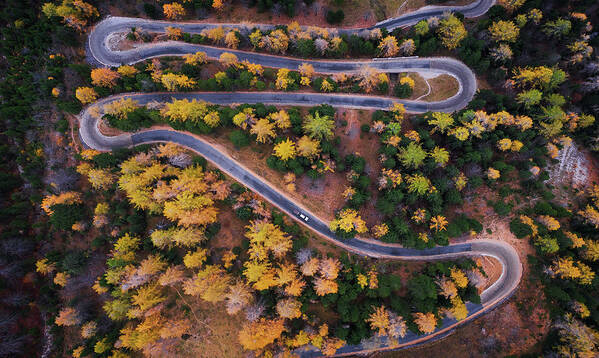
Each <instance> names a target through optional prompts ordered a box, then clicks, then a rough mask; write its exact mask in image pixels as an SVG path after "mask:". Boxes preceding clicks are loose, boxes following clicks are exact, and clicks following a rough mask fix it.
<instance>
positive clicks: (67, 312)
mask: <svg viewBox="0 0 599 358" xmlns="http://www.w3.org/2000/svg"><path fill="white" fill-rule="evenodd" d="M55 323H56V325H57V326H75V325H78V324H79V323H81V317H80V316H79V312H78V311H77V310H76V309H74V308H73V307H65V308H63V309H61V310H60V312H58V316H57V317H56V320H55Z"/></svg>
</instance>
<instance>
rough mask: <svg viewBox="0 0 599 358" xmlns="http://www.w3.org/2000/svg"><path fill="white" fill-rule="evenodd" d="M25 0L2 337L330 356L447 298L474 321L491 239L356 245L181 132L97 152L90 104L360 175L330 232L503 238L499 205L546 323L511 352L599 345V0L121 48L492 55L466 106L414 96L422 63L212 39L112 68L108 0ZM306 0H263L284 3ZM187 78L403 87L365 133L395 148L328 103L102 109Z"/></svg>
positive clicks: (41, 343) (102, 116)
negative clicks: (475, 252) (372, 249)
mask: <svg viewBox="0 0 599 358" xmlns="http://www.w3.org/2000/svg"><path fill="white" fill-rule="evenodd" d="M9 3H10V4H8V5H6V6H5V7H4V8H3V9H2V13H1V16H0V22H1V24H2V38H1V39H0V48H1V49H2V53H3V54H4V56H5V58H4V59H3V60H2V61H0V69H2V71H0V72H1V73H2V75H1V76H2V83H1V84H0V95H1V96H0V97H2V98H1V100H0V113H1V117H2V121H1V124H0V128H1V131H2V134H1V135H2V137H3V139H4V143H5V144H3V145H0V153H1V154H2V162H0V168H1V169H2V170H0V172H1V173H0V178H2V179H3V180H1V181H0V182H1V183H2V184H1V185H0V217H1V218H2V220H1V222H2V224H0V303H1V304H0V328H1V332H0V355H1V356H4V355H6V356H34V355H38V354H39V352H41V351H42V350H43V351H44V353H47V354H49V355H51V356H54V355H55V356H73V357H86V356H93V357H111V358H117V357H118V358H123V357H130V356H131V357H133V356H139V355H144V356H164V355H167V356H205V357H209V356H227V355H230V356H239V355H242V354H245V352H248V351H252V352H253V353H254V354H255V355H256V356H274V355H278V354H289V353H296V354H300V353H302V352H305V351H314V352H319V354H322V355H333V354H334V353H335V352H336V351H337V350H338V349H339V348H341V347H343V346H354V345H359V344H361V347H362V348H364V349H377V348H381V347H393V346H396V345H397V344H398V342H399V340H400V339H401V338H403V337H406V335H408V334H410V335H411V334H415V335H425V334H430V333H433V332H435V330H436V329H437V328H439V327H441V325H442V320H444V319H446V318H449V319H451V320H455V321H462V320H464V319H466V318H467V317H468V315H469V313H471V312H469V310H471V309H472V308H478V307H480V306H479V305H480V296H479V294H480V293H481V292H482V290H483V289H484V288H486V287H488V286H489V285H490V283H489V282H487V279H488V276H487V275H488V274H487V272H485V267H486V266H484V264H483V263H482V262H481V260H478V259H464V260H458V261H443V262H432V263H431V262H429V263H410V264H405V263H397V262H387V261H383V260H376V259H368V258H364V257H358V256H355V255H351V254H348V253H347V252H345V251H343V250H341V249H339V248H336V247H334V246H333V245H332V244H330V243H329V242H327V241H325V240H324V239H323V238H320V237H316V236H315V235H314V234H313V233H311V232H309V231H308V230H307V229H306V228H305V227H303V226H301V225H299V224H298V223H296V222H295V221H294V220H293V219H292V218H290V217H287V216H286V215H285V214H283V213H281V212H280V211H279V210H277V209H276V208H273V207H272V206H271V205H269V204H268V203H266V202H265V201H264V200H263V199H262V198H261V197H259V196H258V195H257V194H255V193H252V192H251V191H249V190H248V189H246V188H244V187H243V186H242V185H240V184H239V183H235V182H234V181H233V180H232V179H231V178H229V177H227V176H226V175H225V174H224V173H222V172H221V171H219V170H218V169H216V168H214V167H213V166H212V165H211V164H209V163H208V162H207V161H206V160H205V159H204V158H202V157H201V156H199V155H197V153H193V152H190V151H189V150H187V149H184V148H181V147H178V146H176V145H174V144H159V145H143V146H138V147H135V148H129V149H119V150H115V151H112V152H106V153H101V152H97V151H94V150H90V149H84V148H83V146H82V145H81V143H80V139H79V138H78V136H77V117H76V116H75V115H77V114H79V113H80V111H81V110H82V109H84V108H92V109H93V110H90V115H92V116H96V117H97V119H99V120H101V121H102V130H105V131H108V132H111V131H112V132H113V133H119V132H135V131H143V130H146V129H148V128H151V127H153V126H169V127H171V128H172V129H174V130H179V131H183V132H189V133H191V134H193V135H197V136H200V137H204V138H211V137H214V138H216V137H223V136H224V137H226V138H228V140H229V141H230V142H231V143H232V144H233V147H235V150H238V151H252V150H256V147H258V146H260V148H261V150H262V149H264V148H266V149H267V151H268V153H270V155H268V156H266V157H265V158H264V159H262V160H265V162H266V165H267V166H268V167H269V168H270V169H273V170H275V171H278V172H281V173H282V174H283V175H284V178H285V179H284V182H285V188H284V189H285V190H286V191H287V192H290V193H291V192H296V191H297V190H298V187H300V186H301V185H306V184H305V183H311V184H314V185H315V184H317V183H321V182H322V180H323V178H326V177H327V176H329V175H333V173H337V174H341V175H342V177H343V178H342V179H343V181H342V187H343V188H342V190H340V192H341V196H342V197H343V202H342V204H341V205H339V206H338V207H330V208H328V209H329V210H330V211H331V212H333V213H334V219H333V220H332V221H331V222H330V229H331V230H332V231H334V232H335V233H336V234H337V235H338V236H339V237H342V238H345V239H349V238H353V237H362V238H372V239H375V240H379V241H381V242H385V243H395V244H401V245H402V246H404V247H410V248H417V249H424V248H432V247H435V246H446V245H449V244H451V243H452V241H453V242H462V241H464V240H467V239H473V240H475V239H476V238H477V237H479V236H481V235H485V234H486V235H492V234H494V233H493V232H492V231H491V229H490V227H491V226H490V225H489V222H490V221H491V220H490V218H493V220H498V221H501V222H503V223H505V224H506V226H507V227H509V230H510V231H511V233H512V234H513V235H514V237H515V239H514V241H516V242H518V241H519V244H520V243H522V245H521V246H525V247H527V248H530V250H529V251H528V253H529V254H528V255H526V253H524V252H522V253H521V260H522V261H523V262H524V264H525V265H527V267H526V269H525V274H526V275H528V276H529V277H527V279H530V280H531V281H534V282H538V283H539V285H540V286H541V287H542V292H539V296H542V299H543V300H544V307H543V308H544V310H545V311H546V312H547V313H548V316H547V317H548V318H547V319H546V320H547V321H550V322H548V324H547V325H548V326H550V328H549V329H548V330H547V331H546V332H544V333H542V334H539V336H538V337H537V339H538V341H539V343H538V344H537V345H536V346H534V347H532V346H531V347H520V348H519V349H520V351H518V352H504V353H505V354H521V355H525V354H531V355H535V356H537V355H548V356H560V357H561V356H564V357H566V356H572V357H591V356H595V355H597V354H599V353H598V351H599V333H598V330H599V300H598V299H597V297H596V296H597V295H596V292H597V288H598V286H599V278H597V274H596V273H597V272H598V270H599V267H598V261H599V242H598V241H597V237H596V236H597V230H598V229H599V186H598V185H597V183H595V182H594V181H593V180H595V178H596V168H594V167H593V166H592V163H593V162H594V161H593V160H594V158H595V157H596V155H597V152H598V151H599V145H598V143H599V139H598V138H599V123H597V121H596V119H595V118H596V116H597V114H598V113H599V60H598V58H597V53H596V51H597V49H598V46H599V40H598V39H599V36H597V35H596V33H595V32H596V26H597V24H598V22H599V18H598V17H597V11H596V10H597V4H596V1H592V0H571V1H557V0H550V1H541V0H517V1H508V0H501V1H498V4H497V5H495V6H493V7H492V8H491V9H490V10H489V11H488V13H487V14H486V15H485V16H483V17H481V18H478V19H471V20H469V19H464V17H463V16H462V15H461V14H459V13H455V14H445V15H443V16H442V17H439V18H430V19H428V20H424V21H420V22H419V23H417V24H416V25H414V26H412V27H410V28H407V29H397V30H394V31H391V32H388V31H387V30H372V31H370V30H364V31H361V32H359V33H357V34H354V35H346V34H341V33H339V32H337V31H335V30H332V29H324V28H321V27H316V26H309V27H300V26H299V25H298V23H297V22H292V23H289V24H284V25H281V26H277V27H276V28H274V29H272V30H269V31H262V30H259V29H257V28H248V27H243V26H236V27H216V28H214V29H211V30H206V31H203V32H201V33H197V34H190V33H185V32H183V31H182V30H181V29H179V28H176V27H170V28H168V29H167V31H166V33H165V34H156V33H148V32H146V31H145V30H144V29H143V28H132V29H131V31H130V32H129V33H127V34H126V35H125V38H124V39H123V44H122V45H123V46H125V45H126V46H136V45H139V44H142V43H158V42H160V41H164V40H179V41H184V42H187V43H194V44H203V45H210V46H216V47H222V48H225V49H228V50H227V51H232V50H233V49H240V50H248V51H256V52H262V53H269V54H275V55H285V56H293V57H298V58H303V59H309V58H326V59H350V58H351V59H355V58H373V57H398V56H412V55H417V56H450V57H455V58H457V59H460V60H461V61H463V62H464V63H465V64H466V65H468V66H469V67H470V68H472V69H473V71H475V72H476V74H477V79H478V80H479V86H480V87H481V88H484V89H479V91H478V92H477V94H476V96H475V98H474V99H473V100H472V101H471V103H470V104H469V105H468V106H467V107H466V108H464V109H462V110H460V111H457V112H455V113H441V112H428V113H424V114H419V115H413V114H408V113H406V111H405V108H404V106H403V105H401V104H400V103H399V102H398V100H397V99H399V98H410V96H412V95H413V94H414V92H415V86H416V85H415V83H416V81H415V76H413V75H410V74H409V73H405V74H399V75H389V74H387V73H384V72H381V71H377V70H375V69H373V68H369V67H364V68H363V69H361V70H360V71H359V72H357V73H355V74H335V75H330V76H329V75H324V74H318V73H316V71H315V70H314V68H313V67H312V66H310V65H309V64H308V63H303V64H302V65H301V66H300V67H299V68H298V69H285V68H283V69H271V68H263V67H262V66H260V65H257V64H253V63H249V62H247V61H240V60H239V59H238V58H237V56H235V55H234V54H232V53H230V52H225V53H223V54H222V56H220V58H219V59H218V60H216V59H212V60H210V59H208V58H207V55H206V54H205V53H203V52H197V53H194V54H188V55H185V56H182V57H165V58H160V59H154V60H148V61H144V62H140V63H137V64H135V65H122V66H119V67H115V68H93V67H91V66H89V65H88V64H86V63H85V59H84V58H83V57H82V56H81V54H82V53H83V48H84V43H85V42H84V41H85V39H86V35H87V33H88V31H89V28H90V26H91V25H93V24H94V23H95V22H96V21H97V20H98V19H100V18H101V17H103V16H105V15H108V13H106V11H107V9H109V6H104V5H106V4H107V3H104V2H101V1H95V2H91V1H90V2H84V1H81V0H56V1H50V2H45V3H44V4H38V3H36V2H28V1H9ZM342 4H343V3H342V2H335V4H334V6H332V7H330V8H329V9H327V13H326V15H324V16H326V19H327V21H328V22H329V23H332V24H334V23H340V22H341V21H343V18H344V16H345V15H344V13H343V11H342V10H340V9H341V8H342ZM296 5H297V4H296V2H293V1H288V0H280V1H274V2H273V1H262V0H259V1H257V2H255V3H252V6H256V7H258V9H259V10H260V11H273V12H276V11H279V12H281V11H282V12H285V13H286V14H287V15H288V16H293V15H294V14H295V11H296ZM307 5H310V4H308V3H307ZM139 6H140V9H142V10H143V11H144V12H145V14H146V15H147V16H148V17H150V18H156V19H158V18H165V19H170V20H181V19H189V17H190V16H191V14H196V13H197V11H205V12H212V11H214V12H219V11H222V10H223V8H225V7H233V6H242V5H240V4H233V3H227V2H223V1H220V0H213V1H193V2H192V1H170V2H166V3H164V2H160V3H157V2H153V1H147V2H142V3H140V4H139ZM50 49H51V50H50ZM416 89H418V90H419V89H420V88H416ZM191 91H206V92H216V91H226V92H230V91H252V92H260V91H281V92H283V91H305V92H319V93H360V94H364V95H378V96H386V97H389V98H394V99H396V102H398V103H396V104H394V105H393V106H391V107H390V108H386V109H382V110H378V111H371V112H368V114H362V115H366V116H367V117H366V118H364V119H363V120H360V121H359V122H358V126H359V131H356V133H355V135H356V136H359V137H360V138H361V137H362V136H370V137H372V138H374V139H373V143H374V140H376V143H377V144H376V145H375V146H373V147H372V148H350V149H347V148H342V144H341V143H342V139H341V138H340V135H339V132H340V131H339V130H338V129H339V128H340V127H345V126H347V121H346V120H345V117H342V116H339V114H338V113H337V112H338V110H337V109H335V108H333V107H330V106H328V105H317V104H315V105H314V106H313V107H310V108H299V107H284V108H283V107H277V106H269V105H264V104H262V103H255V104H242V103H238V104H235V105H231V106H224V105H215V104H212V103H207V102H204V101H198V100H188V99H176V98H174V97H172V98H169V99H168V100H165V101H164V102H150V103H139V102H138V101H136V100H135V99H131V98H123V99H118V100H115V101H112V102H109V103H106V104H104V105H102V106H101V108H100V107H98V108H93V106H94V104H95V103H96V102H97V101H98V100H101V99H104V98H106V97H108V96H111V95H118V94H122V93H127V92H144V93H153V92H166V93H168V94H169V95H170V93H173V94H174V93H177V92H191ZM419 93H420V92H419ZM415 96H417V95H415ZM167 98H168V96H167ZM88 106H89V107H88ZM348 132H351V130H350V129H348ZM572 148H577V150H580V151H582V152H584V155H586V156H587V157H588V158H591V160H588V162H589V163H591V164H590V165H589V168H588V175H587V176H586V177H585V178H586V179H585V180H586V181H585V182H584V183H582V184H581V185H580V184H577V185H574V184H572V183H571V182H569V181H567V180H565V179H563V178H555V177H552V176H551V175H550V173H554V172H555V171H556V169H555V168H560V167H567V165H566V164H565V163H564V155H565V154H564V153H566V152H567V151H569V150H571V149H572ZM368 152H371V153H372V152H376V160H374V161H373V160H368V158H372V155H369V154H371V153H368ZM242 164H243V163H242ZM265 180H268V178H265ZM302 183H303V184H302ZM325 190H326V189H325ZM300 194H301V193H300ZM304 199H305V200H311V201H315V202H318V201H319V200H320V199H319V198H318V197H312V196H310V197H308V196H307V195H306V196H305V198H304ZM506 231H507V229H506ZM494 239H498V240H506V241H508V240H509V238H502V237H497V238H494ZM512 243H513V242H512ZM490 274H491V273H489V275H490ZM526 282H528V281H526ZM521 289H523V290H524V289H527V287H521ZM523 306H524V305H523ZM519 309H520V314H521V315H523V316H524V315H525V313H524V312H528V311H527V309H528V308H527V307H520V308H519ZM452 322H453V321H452ZM506 334H507V333H506ZM223 337H225V338H223ZM221 342H223V343H221ZM225 346H226V347H225ZM447 352H448V354H450V353H451V347H448V348H447Z"/></svg>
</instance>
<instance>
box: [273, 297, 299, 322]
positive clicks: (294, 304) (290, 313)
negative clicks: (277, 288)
mask: <svg viewBox="0 0 599 358" xmlns="http://www.w3.org/2000/svg"><path fill="white" fill-rule="evenodd" d="M301 307H302V304H301V302H299V301H298V300H296V299H295V298H284V299H281V300H279V301H278V302H277V305H276V311H277V314H278V315H279V317H281V318H288V319H294V318H298V317H300V316H301V315H302V311H301V310H300V309H301Z"/></svg>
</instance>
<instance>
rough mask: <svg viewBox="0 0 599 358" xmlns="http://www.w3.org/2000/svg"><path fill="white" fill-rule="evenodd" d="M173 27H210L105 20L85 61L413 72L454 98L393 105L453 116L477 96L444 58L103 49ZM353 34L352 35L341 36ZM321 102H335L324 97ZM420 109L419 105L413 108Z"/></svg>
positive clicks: (471, 82)
mask: <svg viewBox="0 0 599 358" xmlns="http://www.w3.org/2000/svg"><path fill="white" fill-rule="evenodd" d="M171 25H177V26H179V27H182V28H183V29H184V30H185V31H187V32H191V33H198V32H201V31H202V30H203V29H205V28H206V27H210V26H214V24H200V23H174V22H166V21H154V20H145V19H135V18H124V17H108V18H106V19H104V20H103V21H101V22H100V23H98V24H97V25H96V26H95V27H94V29H93V30H92V31H91V33H90V35H89V38H88V41H87V46H86V50H87V59H88V61H89V62H90V63H94V64H98V65H101V66H112V67H114V66H119V65H121V64H133V63H137V62H140V61H144V60H146V59H149V58H154V57H160V56H168V55H171V56H180V55H185V54H190V53H195V52H198V51H203V52H205V53H206V54H207V55H208V57H209V58H211V59H218V58H219V57H220V55H221V54H222V53H224V52H229V53H233V54H235V55H236V56H237V58H238V59H239V60H240V61H243V60H247V61H249V62H251V63H256V64H260V65H262V66H265V67H272V68H288V69H292V70H297V69H298V68H299V66H300V65H301V64H302V63H309V64H311V65H312V66H313V67H314V70H315V71H316V72H317V73H323V74H333V73H356V72H358V71H359V70H360V69H361V68H363V67H365V66H368V67H372V68H374V69H377V70H380V71H383V72H386V73H401V72H418V73H437V74H447V75H450V76H452V77H454V78H455V79H456V80H457V82H458V92H457V93H456V94H455V95H454V96H452V97H450V98H448V99H445V100H441V101H435V102H417V101H404V100H398V102H402V103H404V104H408V103H410V102H411V103H410V104H411V105H410V106H409V107H410V108H409V109H408V110H409V111H411V112H418V113H422V112H426V111H428V110H430V111H439V112H454V111H458V110H460V109H462V108H464V107H466V106H467V105H468V103H469V102H470V101H471V100H472V98H473V97H474V95H475V93H476V90H477V83H476V76H475V75H474V73H473V72H472V70H471V69H470V68H469V67H468V66H466V65H465V64H464V63H462V62H460V61H458V60H455V59H452V58H447V57H434V58H417V57H399V58H387V59H376V60H312V59H298V58H291V57H286V56H276V55H269V54H264V53H257V52H250V51H242V50H232V49H225V48H219V47H213V46H206V45H196V44H190V43H185V42H180V41H166V42H159V43H155V44H146V45H141V46H139V47H136V48H135V49H131V50H125V51H114V50H111V49H110V46H109V44H108V42H109V39H110V36H112V35H113V34H115V33H118V32H124V31H125V32H126V31H129V30H130V28H131V27H140V28H144V29H146V30H150V31H155V32H164V31H165V28H166V27H167V26H171ZM257 26H263V27H266V26H270V25H257ZM344 31H354V30H344ZM324 96H334V95H331V94H327V95H324ZM418 103H420V105H418Z"/></svg>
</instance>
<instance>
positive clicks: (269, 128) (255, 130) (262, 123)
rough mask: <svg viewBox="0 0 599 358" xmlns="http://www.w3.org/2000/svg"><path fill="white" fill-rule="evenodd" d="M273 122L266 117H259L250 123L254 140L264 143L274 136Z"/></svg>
mask: <svg viewBox="0 0 599 358" xmlns="http://www.w3.org/2000/svg"><path fill="white" fill-rule="evenodd" d="M274 128H275V124H274V123H272V122H271V121H269V120H268V118H260V119H259V120H257V121H256V123H254V125H252V128H251V129H250V133H252V134H255V135H256V141H257V142H258V143H266V142H269V141H270V140H272V139H273V138H274V137H276V135H277V134H276V132H275V130H274Z"/></svg>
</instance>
